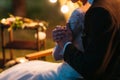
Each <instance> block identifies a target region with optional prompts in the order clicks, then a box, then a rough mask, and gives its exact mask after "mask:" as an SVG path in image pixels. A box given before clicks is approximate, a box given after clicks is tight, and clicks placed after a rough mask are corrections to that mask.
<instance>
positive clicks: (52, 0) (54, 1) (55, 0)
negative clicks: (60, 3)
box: [49, 0, 57, 3]
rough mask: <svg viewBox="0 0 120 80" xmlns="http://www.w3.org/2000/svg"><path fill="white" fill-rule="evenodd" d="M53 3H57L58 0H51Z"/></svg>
mask: <svg viewBox="0 0 120 80" xmlns="http://www.w3.org/2000/svg"><path fill="white" fill-rule="evenodd" d="M49 1H50V2H51V3H56V2H57V0H49Z"/></svg>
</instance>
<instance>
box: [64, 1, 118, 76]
mask: <svg viewBox="0 0 120 80" xmlns="http://www.w3.org/2000/svg"><path fill="white" fill-rule="evenodd" d="M119 5H120V0H95V1H94V3H93V4H92V6H91V7H90V8H89V10H88V11H87V12H86V15H85V25H84V26H85V30H84V33H83V44H84V49H85V51H84V52H82V51H79V50H78V49H77V48H75V47H74V46H73V45H72V44H68V45H67V46H66V48H65V51H64V61H66V62H67V63H68V64H69V65H70V66H72V67H73V68H74V69H75V70H76V71H77V72H79V73H80V74H81V75H82V76H83V77H85V78H87V77H92V76H94V74H95V73H96V71H97V70H98V69H99V68H100V66H101V64H102V62H103V60H104V56H105V54H106V52H107V50H108V46H109V42H110V40H111V36H112V34H113V31H114V29H118V28H119V27H120V26H119V25H120V6H119ZM119 38H120V37H119ZM119 38H118V32H116V33H115V36H114V40H113V41H112V49H111V51H110V52H112V51H113V49H114V46H115V44H116V42H117V41H118V39H119ZM119 45H120V44H119ZM118 53H120V46H117V47H116V48H115V50H114V55H113V56H112V58H111V60H110V63H109V64H108V67H107V69H108V72H111V69H112V66H110V65H113V64H114V63H115V59H116V57H117V56H118Z"/></svg>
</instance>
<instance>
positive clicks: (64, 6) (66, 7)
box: [61, 5, 69, 13]
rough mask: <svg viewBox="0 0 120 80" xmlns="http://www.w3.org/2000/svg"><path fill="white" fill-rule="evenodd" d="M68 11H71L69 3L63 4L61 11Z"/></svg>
mask: <svg viewBox="0 0 120 80" xmlns="http://www.w3.org/2000/svg"><path fill="white" fill-rule="evenodd" d="M68 11H69V8H68V6H67V5H63V6H62V7H61V12H62V13H67V12H68Z"/></svg>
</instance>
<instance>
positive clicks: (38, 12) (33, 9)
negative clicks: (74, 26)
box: [0, 0, 78, 61]
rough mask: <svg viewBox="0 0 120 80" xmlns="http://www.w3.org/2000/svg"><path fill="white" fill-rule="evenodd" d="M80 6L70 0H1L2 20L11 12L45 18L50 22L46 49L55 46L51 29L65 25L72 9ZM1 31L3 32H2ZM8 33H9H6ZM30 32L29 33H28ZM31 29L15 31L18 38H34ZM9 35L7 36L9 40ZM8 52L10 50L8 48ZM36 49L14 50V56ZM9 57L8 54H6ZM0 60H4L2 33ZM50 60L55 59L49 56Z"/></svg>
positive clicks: (32, 17)
mask: <svg viewBox="0 0 120 80" xmlns="http://www.w3.org/2000/svg"><path fill="white" fill-rule="evenodd" d="M77 7H78V4H73V3H72V2H71V1H70V0H0V20H2V19H3V18H8V17H9V15H10V14H12V15H14V16H21V17H25V18H29V19H32V20H43V21H46V22H47V23H48V26H47V30H46V49H48V48H53V47H54V46H55V43H54V42H53V40H52V36H51V31H52V30H53V29H54V28H55V26H56V25H65V24H66V22H67V20H68V19H69V17H70V15H71V13H72V11H73V10H74V9H75V8H77ZM0 33H1V32H0ZM6 34H7V33H6ZM28 34H29V35H28ZM31 35H33V32H31V31H19V33H17V32H16V33H15V35H14V36H15V37H16V38H17V39H21V38H22V39H32V38H34V37H33V36H34V35H33V36H31ZM7 37H8V36H7V35H6V36H5V40H7V39H8V38H7ZM6 52H9V50H7V51H6ZM32 52H35V51H31V50H29V51H28V50H14V58H17V57H22V56H24V55H26V54H29V53H32ZM6 57H8V54H6ZM0 60H2V52H1V35H0ZM48 61H54V60H53V59H52V57H51V56H48Z"/></svg>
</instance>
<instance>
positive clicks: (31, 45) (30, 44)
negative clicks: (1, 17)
mask: <svg viewBox="0 0 120 80" xmlns="http://www.w3.org/2000/svg"><path fill="white" fill-rule="evenodd" d="M9 27H10V25H4V24H2V23H0V28H1V45H2V56H3V64H5V62H6V56H5V49H9V50H10V59H13V52H12V49H19V50H22V49H26V50H37V51H39V50H40V49H41V47H43V48H45V40H46V38H45V39H43V40H39V30H40V29H39V28H40V27H41V26H40V25H35V26H25V27H24V29H27V30H28V29H29V30H35V31H36V33H37V36H38V37H37V38H36V39H35V40H34V41H29V40H27V41H24V40H14V39H13V37H14V35H13V32H14V31H15V30H14V29H12V30H10V31H9V32H8V33H9V41H8V42H5V39H4V38H5V34H4V33H5V29H8V28H9ZM17 29H21V28H17ZM24 29H23V30H24ZM43 32H45V31H43Z"/></svg>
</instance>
